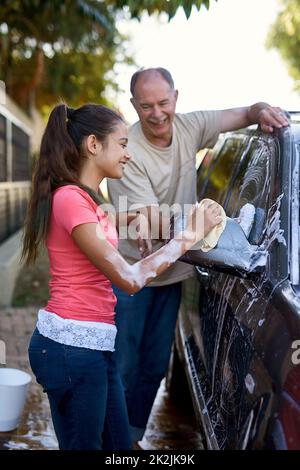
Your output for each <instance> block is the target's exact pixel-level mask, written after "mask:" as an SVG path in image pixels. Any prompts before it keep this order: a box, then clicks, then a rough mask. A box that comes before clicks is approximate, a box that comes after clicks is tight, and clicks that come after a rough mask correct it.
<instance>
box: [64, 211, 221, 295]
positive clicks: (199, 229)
mask: <svg viewBox="0 0 300 470" xmlns="http://www.w3.org/2000/svg"><path fill="white" fill-rule="evenodd" d="M220 213H221V212H220V207H219V205H218V204H217V203H213V204H212V203H211V202H207V203H204V204H203V205H202V206H201V207H198V206H195V207H194V208H193V210H192V211H191V213H190V215H189V218H188V223H187V228H186V229H185V230H184V231H183V232H181V233H180V234H178V235H177V236H176V237H175V238H174V239H173V240H171V241H170V242H169V243H168V244H167V245H165V246H164V247H162V248H160V249H159V250H158V251H156V252H155V253H153V254H151V255H150V256H148V257H147V258H144V259H142V260H141V261H138V262H137V263H135V264H133V265H130V264H129V263H127V262H126V261H125V259H124V258H123V257H122V255H121V254H120V253H119V252H118V251H117V250H116V249H115V248H114V247H113V246H112V245H111V244H110V243H109V242H108V241H107V240H106V239H105V236H104V233H101V228H100V226H99V225H98V224H95V223H87V224H82V225H78V226H77V227H75V228H74V230H73V231H72V238H73V239H74V241H75V242H76V244H77V245H78V247H79V248H80V249H81V251H82V252H83V253H84V254H85V255H86V256H87V258H88V259H89V260H90V261H91V263H93V264H94V266H96V267H97V268H98V269H99V270H100V271H101V272H103V274H105V276H106V277H107V278H108V279H110V280H111V281H112V283H113V284H115V285H116V286H117V287H119V288H120V289H122V290H124V291H125V292H127V293H128V294H134V293H136V292H137V291H139V290H140V289H141V288H142V287H144V286H145V285H146V284H148V283H149V282H150V281H151V280H152V279H154V278H155V277H157V276H159V275H160V274H161V273H163V272H164V271H165V270H166V269H167V268H168V267H169V266H171V265H172V264H173V263H175V261H176V260H177V259H178V258H180V256H182V255H183V254H184V253H185V252H186V251H188V250H189V249H191V248H192V246H193V245H194V244H195V243H197V242H198V241H199V240H201V239H202V238H204V237H205V236H206V235H207V234H208V233H209V232H210V231H211V230H212V228H213V227H214V226H216V225H218V224H219V223H220V222H221V220H222V218H221V215H220ZM199 220H200V223H199ZM97 233H98V234H97Z"/></svg>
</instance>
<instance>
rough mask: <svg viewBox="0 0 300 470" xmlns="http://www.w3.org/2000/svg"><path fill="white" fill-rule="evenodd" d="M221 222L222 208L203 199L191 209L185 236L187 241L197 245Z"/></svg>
mask: <svg viewBox="0 0 300 470" xmlns="http://www.w3.org/2000/svg"><path fill="white" fill-rule="evenodd" d="M221 222H222V211H221V206H220V205H219V204H218V203H217V202H214V201H212V200H211V199H203V200H202V201H201V202H200V203H196V204H195V206H193V208H192V209H191V211H190V213H189V216H188V221H187V225H186V228H185V230H184V232H183V236H184V238H186V239H187V241H190V242H191V243H192V244H195V243H197V242H198V241H200V240H202V239H203V238H204V237H206V235H207V234H208V233H209V232H211V230H212V229H213V228H214V227H215V226H216V225H218V224H219V223H221Z"/></svg>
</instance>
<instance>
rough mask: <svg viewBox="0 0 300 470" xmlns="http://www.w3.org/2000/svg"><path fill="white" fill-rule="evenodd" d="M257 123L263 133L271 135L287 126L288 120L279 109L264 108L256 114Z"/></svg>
mask: <svg viewBox="0 0 300 470" xmlns="http://www.w3.org/2000/svg"><path fill="white" fill-rule="evenodd" d="M257 122H258V124H259V125H260V127H261V130H262V131H263V132H267V133H269V134H270V133H272V132H273V131H274V129H281V128H282V127H287V126H288V125H289V120H288V118H287V116H286V115H285V113H284V111H283V110H282V109H281V108H278V107H273V106H269V105H268V106H266V107H265V108H263V109H262V110H261V111H259V113H258V117H257Z"/></svg>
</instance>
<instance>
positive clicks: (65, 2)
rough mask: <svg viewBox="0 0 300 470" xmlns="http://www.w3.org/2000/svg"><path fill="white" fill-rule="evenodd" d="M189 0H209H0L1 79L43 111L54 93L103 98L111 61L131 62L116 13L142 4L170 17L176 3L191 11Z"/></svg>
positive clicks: (76, 101) (77, 100)
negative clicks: (118, 28)
mask: <svg viewBox="0 0 300 470" xmlns="http://www.w3.org/2000/svg"><path fill="white" fill-rule="evenodd" d="M193 5H195V6H196V7H197V8H198V9H200V7H201V5H205V6H206V7H207V8H208V7H209V0H196V1H190V0H169V1H168V0H143V1H136V0H134V1H133V0H127V1H123V0H102V1H101V0H0V79H1V80H3V81H4V82H5V84H6V89H7V92H8V94H9V95H10V96H12V97H13V98H14V99H15V100H16V101H17V103H18V104H19V105H20V106H21V107H22V108H23V109H25V110H27V111H29V112H30V109H31V107H33V106H37V107H38V109H40V110H41V111H42V112H43V111H44V112H45V113H47V111H48V109H49V108H50V107H52V106H53V104H54V103H56V102H57V100H58V98H63V99H65V100H66V101H67V102H68V103H70V104H73V105H80V104H81V103H83V102H87V101H96V102H102V103H107V99H106V97H105V90H106V89H107V86H108V85H109V86H111V87H113V88H115V89H117V88H118V85H117V83H116V81H115V80H114V78H113V74H112V73H111V71H112V70H113V67H114V65H115V64H116V63H117V62H123V63H124V62H126V63H132V59H131V58H130V57H128V55H127V53H126V41H127V40H128V38H125V37H123V36H122V35H121V34H120V33H119V32H118V30H117V28H116V26H115V23H116V19H118V17H121V16H122V15H123V16H125V17H126V18H138V19H139V18H140V17H141V14H142V13H143V11H145V10H146V11H147V12H148V13H149V14H152V13H154V12H157V13H162V12H164V13H166V14H167V15H168V18H169V19H171V18H172V17H173V16H174V15H175V13H176V11H177V10H178V8H179V7H180V6H182V7H183V8H184V11H185V14H186V16H187V17H189V15H190V13H191V9H192V6H193Z"/></svg>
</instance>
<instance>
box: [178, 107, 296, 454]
mask: <svg viewBox="0 0 300 470" xmlns="http://www.w3.org/2000/svg"><path fill="white" fill-rule="evenodd" d="M299 145H300V121H299V115H298V116H297V115H296V116H293V120H292V122H291V126H290V127H289V128H287V129H284V130H280V131H279V132H276V134H275V135H274V136H269V135H265V134H263V133H261V132H259V131H257V130H255V129H246V130H242V131H239V132H235V133H228V134H225V135H223V136H221V138H220V139H219V142H218V143H217V145H216V147H215V148H214V149H213V150H212V151H209V152H207V154H206V155H205V158H204V160H203V162H202V164H201V166H200V169H199V171H198V200H201V199H202V198H204V197H205V198H207V197H208V198H211V199H214V200H216V201H217V202H219V203H220V204H221V205H222V206H223V207H224V209H225V211H226V214H227V216H228V217H230V219H227V225H226V228H225V231H224V232H223V234H222V236H221V238H220V240H219V243H218V245H217V247H216V248H215V249H213V250H211V251H209V252H207V253H204V252H202V251H201V250H195V251H194V250H193V251H191V252H189V253H188V255H186V256H185V258H184V260H185V261H186V262H189V263H191V264H193V265H194V266H195V274H196V276H195V278H194V279H190V280H187V281H185V282H184V287H183V300H182V305H181V309H180V315H179V321H178V327H177V331H176V348H175V350H174V354H173V361H172V363H171V375H172V369H173V374H174V377H175V378H176V377H177V381H178V382H179V383H180V384H182V380H184V378H185V377H186V379H187V381H188V385H189V390H190V396H191V398H192V400H193V406H194V410H195V413H196V416H197V418H198V423H199V429H202V430H203V434H204V436H205V441H206V447H207V448H210V449H224V448H225V449H227V448H233V449H246V448H251V449H253V448H276V449H300V366H299V362H300V360H299V361H298V359H300V354H299V355H298V356H297V354H295V353H296V350H295V348H296V347H297V345H298V347H300V341H299V340H300V287H299ZM182 367H183V368H184V371H185V375H184V376H183V375H182V374H181V372H179V371H178V370H179V369H181V368H182ZM176 387H177V389H178V390H177V393H179V394H180V390H179V388H180V387H178V384H177V386H176V380H175V379H173V380H169V388H171V392H172V393H173V394H174V395H175V394H176V391H174V390H175V389H176ZM172 388H173V391H172Z"/></svg>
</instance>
